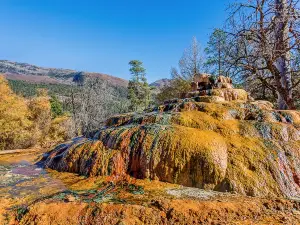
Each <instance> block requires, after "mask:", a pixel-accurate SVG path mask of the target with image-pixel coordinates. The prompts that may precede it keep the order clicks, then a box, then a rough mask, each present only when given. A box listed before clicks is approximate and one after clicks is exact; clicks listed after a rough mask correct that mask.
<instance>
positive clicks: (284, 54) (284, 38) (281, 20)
mask: <svg viewBox="0 0 300 225" xmlns="http://www.w3.org/2000/svg"><path fill="white" fill-rule="evenodd" d="M275 2H276V17H275V23H276V29H275V41H276V53H275V54H276V58H277V60H276V62H275V65H276V68H277V70H278V71H279V74H280V76H279V77H277V78H276V77H275V79H276V86H277V95H278V98H277V101H278V106H279V109H294V108H295V106H294V102H293V98H292V75H291V68H290V58H291V56H290V52H289V51H288V50H287V49H288V48H289V37H288V35H289V27H288V19H289V18H288V9H287V0H276V1H275Z"/></svg>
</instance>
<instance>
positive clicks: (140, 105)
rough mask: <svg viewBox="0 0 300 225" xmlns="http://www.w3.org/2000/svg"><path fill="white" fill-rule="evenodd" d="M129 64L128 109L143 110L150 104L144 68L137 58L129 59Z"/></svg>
mask: <svg viewBox="0 0 300 225" xmlns="http://www.w3.org/2000/svg"><path fill="white" fill-rule="evenodd" d="M129 65H130V69H129V71H130V73H131V75H132V78H131V79H130V81H129V84H128V99H129V100H130V103H131V104H130V109H131V110H132V111H139V110H143V109H145V108H147V107H148V106H149V104H150V87H149V85H148V82H147V78H146V70H145V68H144V67H143V63H142V62H141V61H139V60H131V61H130V62H129Z"/></svg>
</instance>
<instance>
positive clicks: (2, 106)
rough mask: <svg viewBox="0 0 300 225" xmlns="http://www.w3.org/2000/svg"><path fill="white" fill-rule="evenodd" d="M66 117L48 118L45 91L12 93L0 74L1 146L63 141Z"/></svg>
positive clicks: (49, 115) (48, 108)
mask: <svg viewBox="0 0 300 225" xmlns="http://www.w3.org/2000/svg"><path fill="white" fill-rule="evenodd" d="M67 121H68V118H67V117H61V118H57V119H55V120H52V119H51V107H50V102H49V97H48V96H47V92H46V91H45V90H40V93H39V95H38V96H36V97H34V98H32V99H29V100H27V99H24V98H22V97H19V96H17V95H16V94H14V93H13V92H12V91H11V89H10V88H9V86H8V83H7V81H6V80H5V78H4V77H3V76H0V149H16V148H28V147H31V146H35V145H41V146H43V147H45V146H48V147H50V146H49V143H52V144H53V143H57V142H58V141H63V140H66V139H65V138H66V136H67V124H68V122H67Z"/></svg>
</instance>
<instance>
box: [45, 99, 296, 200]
mask: <svg viewBox="0 0 300 225" xmlns="http://www.w3.org/2000/svg"><path fill="white" fill-rule="evenodd" d="M203 98H205V97H203ZM202 100H203V99H202V97H196V98H193V99H185V100H175V101H170V102H169V103H167V104H165V105H162V106H160V107H158V108H156V109H154V110H149V111H148V112H145V113H143V114H125V115H119V116H115V117H112V118H110V119H109V120H108V121H107V125H106V127H104V128H102V129H100V130H99V131H98V132H97V133H96V134H95V136H94V138H93V139H81V140H76V141H74V142H72V143H67V144H63V145H61V146H58V147H57V148H55V149H54V150H52V151H51V152H49V154H47V155H46V156H45V157H44V159H43V163H44V165H45V166H46V167H49V168H52V169H56V170H59V171H68V172H74V173H79V174H82V175H87V176H98V175H121V174H123V173H127V174H130V175H132V176H134V177H136V178H149V179H158V180H161V181H166V182H171V183H178V184H182V185H186V186H192V187H199V188H205V189H214V190H217V191H236V192H239V193H242V194H246V195H252V196H288V197H292V196H297V195H300V112H299V111H277V110H273V109H272V105H271V104H270V103H268V102H263V101H257V102H236V101H233V102H215V103H208V102H202Z"/></svg>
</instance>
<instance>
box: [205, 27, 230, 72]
mask: <svg viewBox="0 0 300 225" xmlns="http://www.w3.org/2000/svg"><path fill="white" fill-rule="evenodd" d="M226 45H227V43H226V34H225V32H224V31H223V30H220V29H215V30H214V32H213V33H212V34H211V36H210V38H209V41H208V43H207V47H206V48H205V53H206V54H207V56H208V57H207V61H206V63H205V67H206V68H207V70H208V71H209V72H210V73H212V74H213V75H225V76H228V75H229V74H228V73H229V71H227V70H226V69H227V68H225V64H226Z"/></svg>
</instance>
